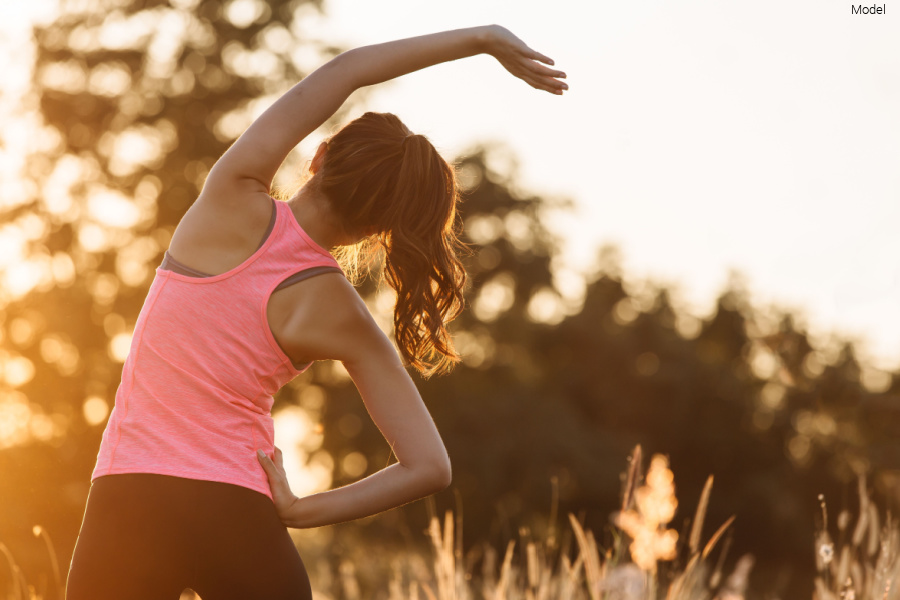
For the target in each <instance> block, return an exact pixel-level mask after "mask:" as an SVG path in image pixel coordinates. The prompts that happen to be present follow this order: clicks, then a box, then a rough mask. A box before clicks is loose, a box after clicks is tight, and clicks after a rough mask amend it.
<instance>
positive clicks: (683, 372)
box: [0, 0, 900, 597]
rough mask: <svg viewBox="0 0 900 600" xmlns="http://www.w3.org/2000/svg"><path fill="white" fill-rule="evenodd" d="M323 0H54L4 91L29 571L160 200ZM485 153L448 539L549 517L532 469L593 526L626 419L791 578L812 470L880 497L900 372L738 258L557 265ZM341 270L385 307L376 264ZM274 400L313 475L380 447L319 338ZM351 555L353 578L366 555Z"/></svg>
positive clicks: (713, 513) (14, 398)
mask: <svg viewBox="0 0 900 600" xmlns="http://www.w3.org/2000/svg"><path fill="white" fill-rule="evenodd" d="M98 5H102V7H101V8H98ZM88 7H90V8H88ZM318 9H319V6H318V5H317V4H316V3H315V2H313V1H309V2H307V1H303V0H291V1H282V0H269V1H267V2H265V3H263V2H260V1H256V2H254V1H252V0H233V1H232V2H228V3H221V2H218V1H215V0H193V1H192V0H178V1H175V0H172V2H171V3H170V2H162V1H159V0H146V1H142V2H130V1H124V0H106V1H104V2H102V3H84V2H68V3H67V2H63V11H62V12H61V13H60V15H59V17H58V18H57V19H55V20H54V21H53V22H52V23H48V24H45V25H42V26H40V27H38V28H36V30H35V32H34V37H35V42H36V46H35V47H36V57H35V68H34V85H33V89H32V90H31V91H30V93H29V94H28V96H27V97H26V98H25V99H24V101H23V111H27V110H32V111H39V114H40V115H41V116H42V119H43V120H42V122H41V125H40V127H39V128H36V129H35V131H34V134H33V140H32V141H31V142H30V144H31V145H30V146H29V155H28V160H27V163H26V173H25V174H24V176H25V178H24V181H25V182H26V184H24V185H23V186H22V190H23V194H21V195H20V196H18V197H16V198H14V199H10V198H3V204H2V205H0V210H2V211H3V221H2V222H3V225H2V228H3V229H2V230H0V231H2V235H0V239H3V240H7V241H8V240H20V241H21V243H22V247H23V248H24V250H22V256H21V257H20V258H19V259H17V260H16V261H14V262H9V263H8V264H6V263H5V264H4V266H2V268H0V273H2V275H3V278H4V279H3V281H4V286H3V288H2V292H0V344H2V346H0V364H2V368H0V374H2V375H3V377H2V382H0V394H2V396H0V477H2V479H0V482H2V486H3V488H2V489H3V490H4V494H3V498H2V505H0V511H2V514H3V518H2V519H0V540H3V541H4V542H5V543H6V544H7V545H8V546H10V547H11V548H13V549H14V552H15V555H16V557H17V559H18V560H19V562H20V564H22V565H23V569H24V570H25V573H26V575H27V576H28V578H29V580H34V579H36V578H37V575H35V574H36V573H40V572H49V571H48V568H49V567H48V565H47V563H46V561H47V558H46V552H45V551H44V549H43V548H42V547H41V546H40V542H39V540H36V539H35V537H34V535H33V534H32V526H33V525H35V524H40V525H42V526H43V527H44V528H45V529H46V530H47V531H50V532H52V533H53V535H54V539H55V540H56V543H57V544H58V546H57V547H58V549H59V554H60V557H61V560H62V561H63V562H67V560H68V557H70V556H71V550H72V548H73V546H74V542H75V537H76V535H77V532H78V527H79V525H80V519H81V515H82V511H83V508H84V501H85V499H86V496H87V492H88V487H89V475H90V472H91V470H92V468H93V466H94V461H95V459H96V453H97V449H98V447H99V443H100V436H101V433H102V430H103V426H104V425H105V418H106V416H107V414H108V410H109V408H110V407H111V405H112V402H113V398H114V395H115V390H116V387H117V385H118V383H119V377H120V374H121V361H122V360H123V359H124V352H123V347H124V349H125V350H126V351H127V342H128V340H129V332H130V331H131V328H132V327H133V324H134V321H135V319H136V318H137V315H138V312H139V310H140V307H141V304H142V302H143V298H144V295H145V294H146V290H147V288H148V286H149V284H150V281H151V278H152V276H153V273H154V271H153V269H154V268H155V266H156V265H158V264H159V261H160V260H161V258H162V253H163V251H164V250H165V248H166V247H167V245H168V240H169V238H170V236H171V232H172V231H173V228H174V226H175V224H176V223H177V222H178V220H179V219H180V217H181V215H182V214H183V213H184V211H185V209H186V208H187V206H188V205H189V204H190V202H191V201H192V199H193V198H194V197H195V196H196V194H197V192H198V189H199V186H200V185H201V184H202V181H203V178H204V177H205V175H206V173H207V172H208V170H209V168H210V167H211V165H212V164H213V162H214V160H215V159H216V157H218V156H219V155H220V154H221V153H222V152H223V151H224V149H225V148H226V147H227V145H228V144H229V143H230V142H231V141H232V140H233V139H234V138H235V137H236V136H237V135H238V134H239V133H240V131H242V129H243V128H244V127H245V126H246V125H247V124H249V122H250V119H251V118H252V116H253V114H254V113H255V112H256V111H258V110H259V108H260V107H262V106H265V105H266V104H267V103H268V102H270V101H271V100H272V99H274V97H275V96H276V95H277V94H278V93H280V92H283V91H284V90H286V89H287V87H288V86H289V85H291V83H293V82H294V81H296V80H297V79H299V78H300V77H302V76H303V75H304V74H305V73H306V71H305V69H304V67H310V66H315V65H316V64H319V63H320V62H324V60H325V59H327V57H329V56H331V55H334V54H336V53H337V52H339V51H340V49H337V48H333V47H330V46H328V45H327V44H322V43H318V42H316V41H315V40H313V39H306V38H304V32H305V29H304V27H303V21H304V15H309V14H313V13H315V11H316V10H318ZM311 55H314V56H316V57H318V59H317V60H312V59H310V56H311ZM364 99H365V96H356V95H355V96H354V102H353V103H349V104H348V105H345V107H343V108H342V109H341V111H339V112H338V114H336V115H335V117H334V119H333V121H332V122H333V123H340V122H343V121H346V120H347V115H348V114H349V112H350V111H351V110H353V109H354V108H356V105H355V103H356V102H359V101H364ZM400 116H401V118H402V115H400ZM500 154H501V151H500V150H498V149H496V148H484V147H476V148H474V149H473V150H472V151H471V152H469V153H467V155H466V156H463V157H460V158H458V160H457V163H458V166H459V172H460V177H461V181H462V184H463V187H464V189H465V192H466V193H465V200H464V202H463V204H462V206H461V209H462V217H463V219H464V222H465V231H466V235H465V237H466V240H467V241H468V242H469V243H470V244H471V246H472V248H473V252H472V254H471V255H470V256H468V257H466V263H467V268H468V269H469V273H470V274H471V276H472V277H471V279H472V280H471V287H470V289H469V291H468V297H469V299H470V307H469V310H467V311H466V312H465V313H464V314H463V316H462V317H460V319H458V321H456V322H455V323H454V324H453V331H454V334H455V339H456V340H457V343H458V346H459V349H460V350H461V351H462V353H463V355H464V359H465V360H464V362H463V364H462V365H460V366H459V368H458V369H457V370H456V371H455V372H454V373H453V374H452V375H451V376H448V377H435V378H432V379H430V380H428V381H422V380H420V379H417V380H416V381H417V384H418V386H419V388H420V390H421V392H422V395H423V397H424V398H425V399H426V402H427V404H428V406H429V409H430V410H431V412H432V414H433V416H434V419H435V421H436V423H437V425H438V428H439V430H440V431H441V433H442V435H443V437H444V439H445V442H446V445H447V448H448V451H449V453H450V456H451V458H452V461H453V471H454V483H453V485H452V486H451V488H450V489H449V490H447V491H445V492H442V493H441V494H439V495H438V496H437V497H436V499H435V501H436V502H437V504H438V505H441V506H442V508H454V509H456V510H458V511H459V510H463V511H464V513H465V522H466V528H467V529H466V539H465V540H464V542H465V545H466V546H469V545H471V544H473V543H474V542H478V543H481V542H483V541H484V542H488V543H490V544H492V545H493V546H494V547H497V548H502V547H504V545H505V541H506V540H508V539H512V538H514V537H515V536H516V535H517V534H518V533H520V527H525V528H527V529H529V530H531V531H534V532H535V533H536V534H537V535H542V534H543V533H545V532H546V530H547V527H548V521H547V518H546V515H547V514H549V509H550V501H551V479H552V478H553V479H555V481H557V482H558V486H559V502H560V511H559V513H558V514H565V513H566V512H574V513H576V514H582V515H584V516H585V518H586V523H587V524H588V525H590V526H592V527H593V528H594V529H595V530H597V531H600V530H602V529H603V528H604V526H605V525H606V522H605V518H606V517H605V515H607V514H608V513H609V512H611V510H612V508H613V507H615V506H617V505H619V504H620V502H621V498H619V489H620V481H619V474H620V468H619V465H620V464H621V463H620V461H621V460H622V458H623V457H624V456H626V455H627V454H628V452H629V450H630V449H631V448H632V447H633V446H634V445H635V444H638V443H640V444H641V445H642V446H643V447H644V448H645V449H646V450H647V452H648V453H655V452H665V453H668V456H669V459H670V461H671V464H672V467H673V469H674V470H675V471H676V472H678V473H679V482H680V483H679V485H680V491H679V497H680V498H681V501H682V504H683V505H685V506H693V505H695V504H696V502H697V500H698V498H699V497H700V493H701V489H702V487H703V483H704V482H705V480H706V477H707V475H708V474H709V473H712V474H714V476H715V478H716V489H717V493H716V496H715V499H714V500H713V502H712V503H711V505H710V507H709V520H710V522H712V523H721V522H724V521H725V520H726V519H727V518H728V517H729V516H731V515H732V514H736V515H737V517H738V518H737V521H736V523H735V526H734V531H735V538H734V542H733V543H734V546H735V548H737V550H738V551H739V552H753V553H754V554H755V555H756V556H757V560H758V562H757V566H756V567H755V571H754V577H757V578H758V581H757V582H756V583H755V584H752V585H751V587H753V588H756V589H760V590H764V589H770V590H772V589H774V590H777V591H778V593H780V594H781V595H783V596H797V595H798V594H802V595H804V596H807V597H808V596H809V591H810V590H811V589H812V579H813V574H814V571H815V566H814V563H813V558H812V552H811V546H812V542H811V540H812V539H813V516H812V515H813V513H814V511H815V508H816V501H815V499H816V497H817V495H818V494H819V493H822V492H824V493H827V494H828V497H829V498H830V499H831V500H830V502H831V503H832V504H835V503H837V504H838V506H839V508H840V504H841V502H843V503H844V504H846V503H848V502H850V501H851V500H852V498H853V497H854V495H853V494H852V493H851V492H852V491H853V490H854V485H855V484H854V482H855V481H856V476H857V474H862V473H865V474H867V475H868V476H869V479H868V480H869V481H871V482H872V483H873V486H874V491H876V492H877V493H879V494H883V495H884V497H885V498H886V499H887V501H888V502H891V503H896V500H897V498H898V489H900V488H898V486H900V468H898V464H900V461H898V459H900V447H898V446H897V444H896V443H895V440H896V438H897V435H898V434H900V408H898V407H900V402H898V400H900V376H898V374H890V373H881V372H878V371H876V370H875V369H872V368H871V367H869V366H866V365H861V364H859V362H858V361H857V359H856V358H855V356H854V350H853V347H852V345H850V344H848V343H841V342H837V343H833V344H831V345H830V346H827V347H826V346H822V347H814V344H813V343H812V341H811V340H810V339H809V337H808V336H807V334H806V332H804V331H803V330H802V329H801V328H799V327H798V326H797V324H796V320H795V318H794V316H792V315H791V314H787V313H784V312H782V311H779V310H778V309H777V308H765V309H763V308H758V307H753V306H751V305H750V304H749V301H748V300H747V298H748V294H747V292H746V290H744V289H743V288H742V285H741V283H740V278H739V277H737V276H735V277H734V278H733V279H732V282H731V284H730V285H729V286H728V289H726V290H725V291H724V292H723V293H722V294H721V296H720V297H719V298H718V300H717V306H716V309H715V311H714V312H713V314H712V315H710V316H709V317H707V318H705V319H699V318H697V317H696V316H691V315H689V314H686V313H683V312H680V311H678V310H677V309H676V307H675V306H674V305H673V300H672V297H671V296H670V293H669V291H668V290H666V289H665V288H657V287H656V286H654V285H653V284H652V283H649V282H641V283H640V284H637V283H635V282H632V281H630V280H629V279H628V278H627V277H626V276H625V274H623V273H622V270H621V267H620V264H619V260H618V256H617V251H616V249H615V248H613V247H609V246H606V247H603V248H602V249H601V250H600V252H599V253H598V261H597V268H596V270H595V272H593V273H590V274H588V275H587V276H586V277H585V278H579V277H578V276H577V274H573V273H571V272H568V271H566V269H565V267H564V266H563V265H562V264H561V262H560V256H559V245H560V244H559V240H557V239H555V238H554V236H553V235H551V233H550V232H549V231H548V229H547V228H546V226H545V225H544V223H545V221H546V219H545V216H546V214H547V211H552V210H561V209H563V208H564V205H563V204H561V203H558V202H551V201H550V200H548V199H546V198H539V197H533V196H528V195H527V194H522V193H520V192H517V191H516V187H515V185H514V183H513V182H514V181H515V178H516V172H515V169H498V168H493V167H492V165H495V164H498V163H502V162H503V161H502V158H503V157H502V156H500ZM295 163H296V161H292V160H289V161H288V163H286V169H288V170H289V169H290V168H292V166H295ZM722 226H723V227H727V226H731V227H738V226H740V224H739V223H724V224H722ZM4 236H5V237H4ZM360 292H361V293H362V294H363V295H364V296H365V297H366V298H367V300H368V301H369V302H370V304H371V306H372V307H373V311H375V312H376V313H378V312H379V311H381V312H382V313H383V308H384V306H385V302H384V299H385V298H384V296H383V295H382V294H384V290H377V289H375V288H374V286H373V284H372V283H371V281H370V282H367V283H366V284H364V285H363V286H361V288H360ZM295 404H299V405H300V406H301V407H303V408H304V409H305V410H306V411H307V412H308V413H309V414H310V415H311V416H312V418H313V421H314V422H321V423H322V425H323V431H324V437H323V439H322V445H321V448H319V449H318V450H317V453H318V454H314V456H313V458H314V459H315V458H316V457H317V456H318V458H321V455H322V454H327V455H328V456H329V457H330V460H331V463H332V464H333V465H334V475H333V482H334V485H343V484H345V483H348V482H350V481H352V480H354V479H356V478H358V477H359V476H360V475H365V474H367V473H371V472H374V471H375V470H377V469H379V468H381V467H383V466H385V465H387V464H389V462H391V461H392V460H393V459H392V457H391V456H390V454H389V449H388V447H387V444H386V443H385V442H384V440H383V438H382V437H381V436H380V434H379V432H378V430H377V429H376V428H375V427H374V425H373V424H372V423H371V421H370V420H369V419H368V416H367V415H366V414H365V410H364V407H363V405H362V403H361V402H360V400H359V396H358V394H357V393H356V391H355V389H354V387H353V385H352V383H351V382H350V381H349V380H348V379H347V378H346V376H345V375H344V374H342V371H341V369H338V368H334V365H332V364H330V363H319V364H317V365H315V366H314V367H313V368H312V369H310V370H309V371H308V372H307V373H305V374H304V375H303V376H301V377H299V378H298V379H297V380H295V381H294V382H292V383H291V384H290V385H289V386H287V387H285V388H284V389H283V390H282V391H281V392H280V393H279V395H278V397H277V398H276V406H275V411H276V412H277V411H278V410H279V409H282V408H285V407H288V406H292V405H295ZM348 456H351V458H349V459H348ZM360 457H362V460H361V459H360ZM837 499H843V500H837ZM426 505H427V503H415V504H413V505H410V506H408V507H405V508H403V509H401V510H397V511H391V512H389V513H386V514H384V515H380V516H378V517H377V518H368V519H363V520H361V521H358V522H355V523H349V524H344V525H339V526H336V527H334V528H333V534H334V537H333V543H332V544H331V545H330V547H329V551H330V552H331V553H333V555H334V556H336V557H341V556H343V557H347V556H351V555H355V553H356V552H357V551H358V549H359V548H367V547H369V546H367V545H365V543H366V542H371V541H373V540H374V541H377V543H378V544H381V545H382V546H385V547H386V546H389V545H390V544H392V543H393V544H397V545H409V544H415V543H418V542H419V540H420V538H421V536H420V535H419V534H420V532H419V531H411V530H410V528H411V526H410V524H414V525H413V526H414V527H418V526H420V525H421V527H422V528H424V527H426V526H427V523H428V520H427V516H426V515H425V514H424V507H425V506H426ZM686 518H687V517H686V516H684V515H676V518H675V521H674V522H673V525H678V524H680V523H683V521H684V519H686ZM679 519H681V521H679ZM557 526H558V524H557ZM707 533H708V532H707ZM358 542H363V545H361V546H359V545H357V543H358ZM301 550H302V548H301ZM3 568H4V567H3V566H2V565H0V575H3V571H2V569H3ZM356 572H357V574H358V575H359V576H360V581H361V585H363V586H365V585H366V583H365V581H366V577H365V561H362V560H361V561H359V562H358V564H357V566H356Z"/></svg>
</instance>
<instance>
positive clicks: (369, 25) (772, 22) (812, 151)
mask: <svg viewBox="0 0 900 600" xmlns="http://www.w3.org/2000/svg"><path fill="white" fill-rule="evenodd" d="M449 6H452V9H448V8H447V7H448V5H447V4H444V3H441V4H437V3H426V2H419V1H413V0H379V1H378V2H358V1H354V0H326V1H325V4H324V7H325V16H324V17H315V16H314V15H312V13H311V15H310V18H309V19H307V20H305V21H304V27H305V31H306V34H307V35H309V36H311V37H318V38H320V39H323V40H327V41H329V42H331V43H337V44H343V45H344V46H346V47H353V46H359V45H364V44H373V43H380V42H385V41H389V40H391V39H396V38H401V37H409V36H415V35H422V34H426V33H433V32H437V31H441V30H446V29H456V28H462V27H470V26H477V25H487V24H492V23H497V24H500V25H503V26H504V27H506V28H507V29H509V30H510V31H512V32H513V33H514V34H516V35H517V36H518V37H520V38H521V39H522V40H523V41H525V42H526V43H527V44H528V45H529V46H531V47H532V48H534V49H536V50H538V51H539V52H542V53H543V54H546V55H548V56H550V57H551V58H553V59H554V60H555V62H556V66H557V67H558V68H560V69H562V70H563V71H565V72H566V73H567V76H568V77H567V82H568V83H569V86H570V89H569V90H568V91H567V92H566V93H565V95H564V96H563V97H558V96H554V95H551V94H548V93H546V92H540V91H537V90H534V89H532V88H530V87H529V86H528V85H527V84H525V83H524V82H522V81H520V80H518V79H516V78H514V77H512V76H511V75H509V74H508V73H507V72H506V71H505V70H504V69H503V68H502V66H501V65H500V64H499V63H498V62H496V61H495V60H494V59H493V58H492V57H490V56H487V55H481V56H476V57H471V58H467V59H462V60H459V61H454V62H450V63H444V64H441V65H438V66H435V67H431V68H430V69H427V70H424V71H420V72H416V73H412V74H409V75H406V76H403V77H401V78H398V79H396V80H394V81H392V82H389V83H387V84H382V85H380V86H376V87H375V88H372V96H371V101H370V102H369V103H368V104H367V105H366V109H369V110H384V111H391V112H394V113H396V114H397V115H398V116H400V117H401V119H403V120H404V122H406V123H407V124H408V125H409V126H410V127H411V128H412V129H413V130H414V131H416V132H418V133H423V134H425V135H427V136H428V137H429V138H430V139H431V140H432V142H433V143H434V144H435V145H436V146H437V147H438V148H439V150H441V151H442V152H444V153H445V155H446V156H453V155H455V154H456V153H459V152H463V151H465V149H467V148H469V147H471V146H472V144H473V143H474V142H477V141H487V140H490V141H496V142H498V143H501V144H504V145H505V146H506V147H508V148H509V149H510V150H511V152H512V154H513V155H514V156H515V157H516V158H517V160H518V163H519V170H518V175H517V177H516V183H517V184H518V185H519V186H520V187H521V188H522V189H523V190H526V191H530V192H533V193H537V194H540V195H543V196H547V197H559V198H571V199H573V200H574V201H575V203H576V209H575V211H574V212H573V213H572V214H570V215H568V216H567V217H559V218H554V219H553V220H552V222H551V223H550V225H551V226H552V228H553V230H554V231H557V232H558V233H560V234H561V235H562V236H564V240H565V259H566V263H567V264H568V265H570V267H571V268H573V269H576V270H582V271H587V270H589V268H590V265H591V264H592V263H593V261H594V258H595V256H596V251H597V248H598V247H599V246H600V245H601V244H605V243H614V244H616V245H618V246H619V248H620V249H621V251H622V258H623V261H622V265H623V270H624V274H625V276H626V278H628V279H629V280H631V281H638V280H641V281H643V280H649V281H653V282H655V283H656V284H658V285H667V286H669V287H670V288H671V289H673V292H674V294H675V296H676V302H677V303H678V304H679V305H680V307H682V308H684V309H685V310H688V311H689V312H692V313H694V314H696V315H698V316H703V315H708V314H709V313H711V312H712V310H713V308H714V302H715V299H716V297H717V296H718V294H719V293H720V292H721V291H722V290H723V289H724V287H725V285H726V282H727V280H728V274H729V270H730V269H736V270H738V271H739V272H740V273H742V274H743V275H744V279H745V282H746V283H745V285H746V287H747V289H748V291H749V293H750V298H751V301H752V303H753V304H754V306H761V307H779V308H781V309H783V310H785V311H790V312H792V313H794V314H795V315H796V316H797V317H798V321H799V323H800V325H801V326H803V327H806V328H808V329H809V331H810V333H811V334H812V335H813V337H814V339H818V340H823V341H824V340H826V339H828V338H829V337H832V338H835V337H840V338H842V339H850V340H854V341H855V343H856V344H857V346H858V350H859V354H860V356H861V357H862V358H864V359H865V360H868V361H871V362H872V364H875V365H877V366H880V367H881V368H890V369H896V368H900V236H897V235H896V232H897V229H898V226H900V171H898V169H897V167H898V166H900V160H898V159H900V111H898V110H897V108H896V107H898V106H900V35H898V33H900V28H898V26H900V4H897V3H894V5H892V4H891V3H887V4H879V5H878V6H884V7H885V13H884V14H877V15H853V14H851V10H850V7H851V4H850V3H849V2H837V1H834V0H790V1H789V2H788V1H785V0H754V1H753V2H750V1H745V2H714V1H711V0H709V1H706V0H679V1H677V2H673V1H668V2H663V1H661V0H642V1H641V2H606V1H601V2H591V3H588V2H583V1H581V0H557V1H556V2H553V3H552V4H550V3H538V2H533V1H530V0H529V1H517V2H507V1H499V0H457V1H456V2H454V3H452V5H449ZM312 142H313V140H311V141H310V143H312Z"/></svg>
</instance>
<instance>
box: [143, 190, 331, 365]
mask: <svg viewBox="0 0 900 600" xmlns="http://www.w3.org/2000/svg"><path fill="white" fill-rule="evenodd" d="M275 202H277V200H275V199H274V198H273V199H272V218H271V219H269V226H268V227H267V228H266V233H265V234H264V235H263V237H262V241H260V242H259V246H257V247H256V250H254V253H256V251H258V250H259V249H260V248H262V246H263V244H265V243H266V240H267V239H268V238H269V234H271V233H272V230H273V229H274V228H275V217H276V215H277V214H278V207H277V206H276V205H275ZM159 268H160V269H163V270H165V271H172V272H173V273H178V274H179V275H185V276H187V277H215V275H212V274H210V273H204V272H203V271H198V270H197V269H192V268H191V267H189V266H187V265H185V264H182V263H180V262H178V261H177V260H175V259H174V258H172V255H171V254H169V251H168V250H166V251H165V253H164V254H163V260H162V262H161V263H160V265H159ZM322 273H341V274H343V271H342V270H341V269H340V268H338V267H329V266H327V265H323V266H318V267H309V268H306V269H303V270H302V271H297V272H296V273H294V274H293V275H291V276H289V277H288V278H287V279H285V280H284V281H282V282H281V283H279V284H278V286H276V287H275V289H274V290H273V291H272V293H275V292H277V291H278V290H281V289H284V288H286V287H288V286H290V285H294V284H295V283H299V282H301V281H303V280H304V279H309V278H310V277H315V276H316V275H321V274H322ZM276 343H277V340H276ZM283 351H284V349H283V348H282V352H283ZM286 355H287V353H285V356H286ZM291 364H293V361H291ZM311 364H312V363H311V362H309V363H306V364H303V365H300V366H297V365H294V368H295V369H297V370H298V371H301V370H303V369H304V368H305V367H306V366H307V365H311Z"/></svg>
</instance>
